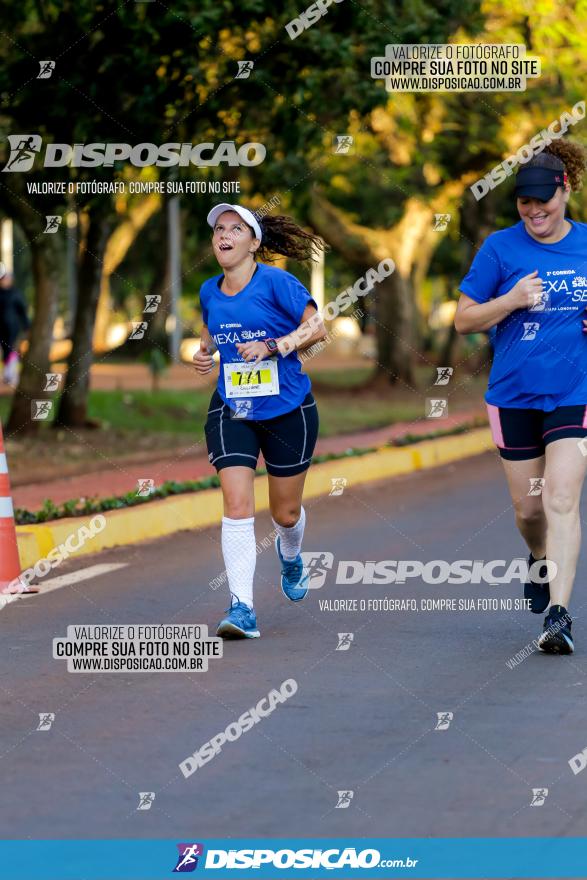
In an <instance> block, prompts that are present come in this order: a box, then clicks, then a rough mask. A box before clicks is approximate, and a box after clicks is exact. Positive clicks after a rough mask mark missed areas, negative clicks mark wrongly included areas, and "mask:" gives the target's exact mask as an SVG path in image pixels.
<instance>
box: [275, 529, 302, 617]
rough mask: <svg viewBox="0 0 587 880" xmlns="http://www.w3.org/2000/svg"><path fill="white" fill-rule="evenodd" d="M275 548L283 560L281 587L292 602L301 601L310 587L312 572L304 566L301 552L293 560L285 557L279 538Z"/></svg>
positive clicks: (280, 559) (281, 560)
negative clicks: (282, 553)
mask: <svg viewBox="0 0 587 880" xmlns="http://www.w3.org/2000/svg"><path fill="white" fill-rule="evenodd" d="M275 549H276V550H277V555H278V556H279V561H280V562H281V589H282V590H283V593H284V595H285V596H287V598H288V599H289V600H290V601H291V602H301V600H302V599H304V598H305V596H306V594H307V592H308V589H309V583H310V573H309V572H308V570H307V569H306V568H304V563H303V561H302V557H301V556H300V555H299V553H298V555H297V556H296V558H295V559H292V560H291V561H288V560H287V559H284V558H283V556H282V555H281V550H280V544H279V538H276V540H275Z"/></svg>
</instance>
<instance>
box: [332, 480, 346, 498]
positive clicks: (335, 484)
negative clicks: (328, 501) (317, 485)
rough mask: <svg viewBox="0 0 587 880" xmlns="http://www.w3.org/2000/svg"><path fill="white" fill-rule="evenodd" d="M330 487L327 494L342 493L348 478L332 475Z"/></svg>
mask: <svg viewBox="0 0 587 880" xmlns="http://www.w3.org/2000/svg"><path fill="white" fill-rule="evenodd" d="M330 482H331V483H332V489H331V490H330V492H329V493H328V494H329V495H342V493H343V492H344V490H345V489H346V487H347V483H348V480H347V478H346V477H332V479H331V481H330Z"/></svg>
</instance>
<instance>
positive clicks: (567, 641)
mask: <svg viewBox="0 0 587 880" xmlns="http://www.w3.org/2000/svg"><path fill="white" fill-rule="evenodd" d="M571 624H572V618H571V615H570V614H569V612H568V611H567V609H566V608H564V607H563V606H562V605H553V606H552V608H551V609H550V611H549V612H548V614H547V615H546V617H545V618H544V631H543V633H542V635H541V636H540V637H539V639H538V647H539V649H540V650H541V651H543V652H544V653H545V654H572V653H573V651H574V650H575V645H574V643H573V636H572V634H571Z"/></svg>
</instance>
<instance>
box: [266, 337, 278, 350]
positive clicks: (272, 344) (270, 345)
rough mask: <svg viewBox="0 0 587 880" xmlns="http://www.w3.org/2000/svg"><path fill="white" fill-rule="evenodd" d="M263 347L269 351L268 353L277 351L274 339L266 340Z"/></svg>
mask: <svg viewBox="0 0 587 880" xmlns="http://www.w3.org/2000/svg"><path fill="white" fill-rule="evenodd" d="M265 345H266V346H267V348H268V349H269V351H277V343H276V341H275V339H266V340H265Z"/></svg>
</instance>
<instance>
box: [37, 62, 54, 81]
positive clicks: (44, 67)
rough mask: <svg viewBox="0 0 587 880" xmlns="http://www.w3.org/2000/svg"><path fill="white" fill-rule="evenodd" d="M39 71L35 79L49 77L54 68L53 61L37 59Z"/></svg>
mask: <svg viewBox="0 0 587 880" xmlns="http://www.w3.org/2000/svg"><path fill="white" fill-rule="evenodd" d="M39 68H40V70H39V72H38V74H37V79H51V74H52V73H53V71H54V70H55V62H54V61H39Z"/></svg>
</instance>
